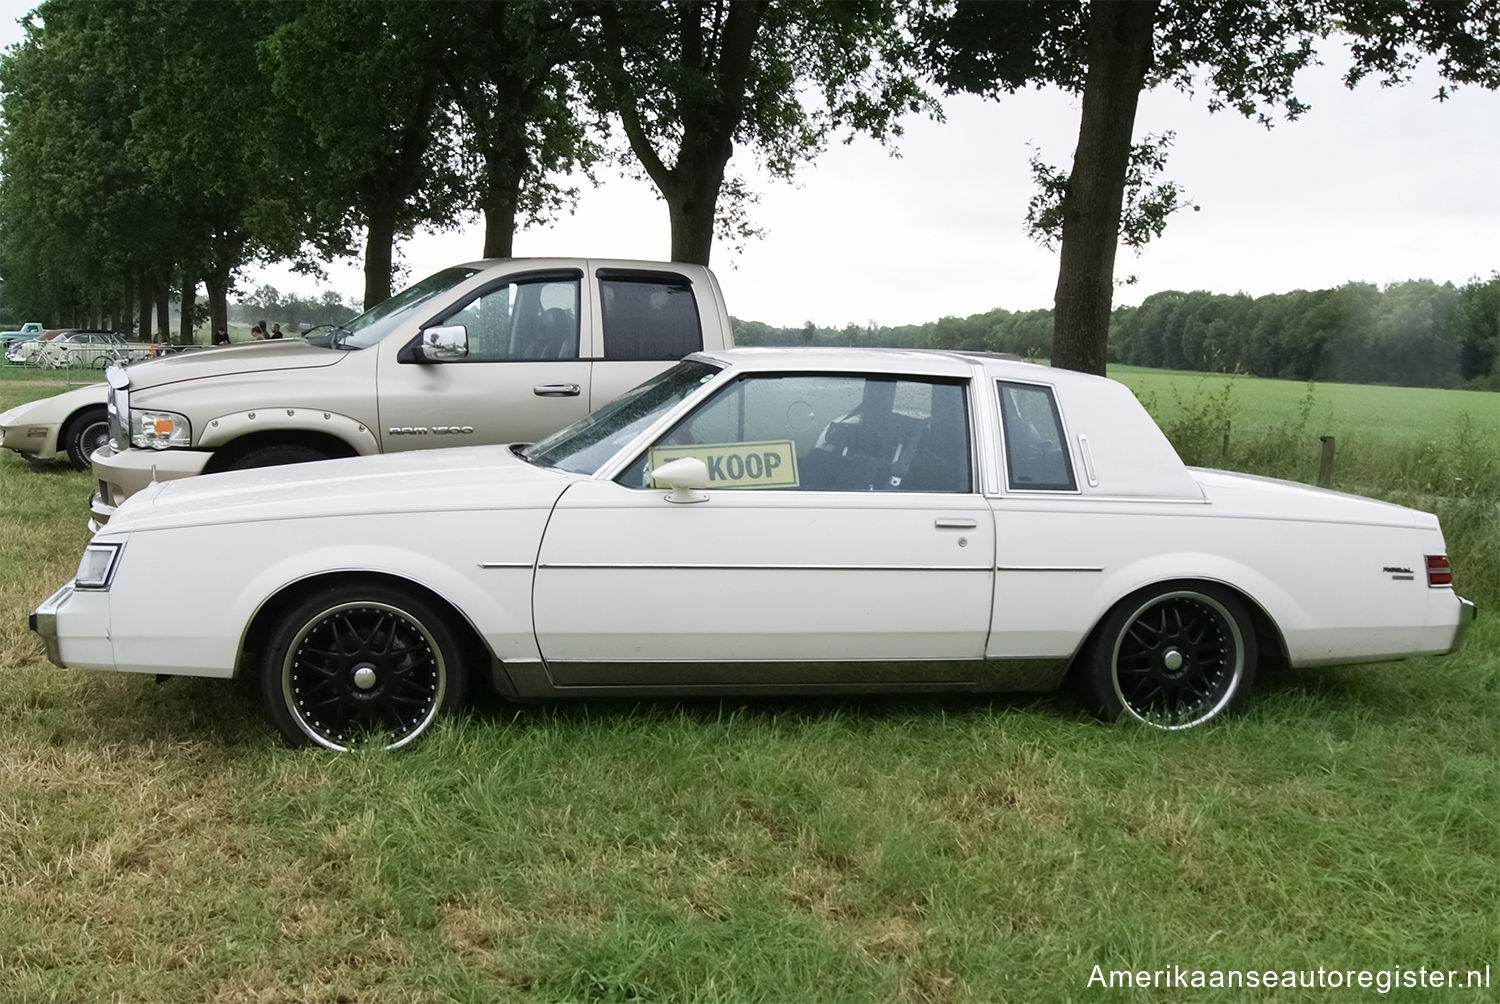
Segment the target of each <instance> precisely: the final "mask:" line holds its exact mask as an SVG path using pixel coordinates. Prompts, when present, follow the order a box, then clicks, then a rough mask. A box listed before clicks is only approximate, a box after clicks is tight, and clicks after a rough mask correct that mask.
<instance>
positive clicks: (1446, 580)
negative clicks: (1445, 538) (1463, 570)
mask: <svg viewBox="0 0 1500 1004" xmlns="http://www.w3.org/2000/svg"><path fill="white" fill-rule="evenodd" d="M1427 584H1428V585H1429V586H1451V585H1453V569H1452V568H1451V567H1450V566H1449V565H1448V556H1447V555H1444V554H1429V555H1428V556H1427Z"/></svg>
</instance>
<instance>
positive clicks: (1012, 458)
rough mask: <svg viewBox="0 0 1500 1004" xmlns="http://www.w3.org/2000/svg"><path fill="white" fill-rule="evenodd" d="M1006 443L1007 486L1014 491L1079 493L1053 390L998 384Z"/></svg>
mask: <svg viewBox="0 0 1500 1004" xmlns="http://www.w3.org/2000/svg"><path fill="white" fill-rule="evenodd" d="M997 387H998V389H999V392H1000V427H1001V431H1002V432H1003V434H1004V439H1005V474H1006V483H1007V484H1008V485H1009V487H1010V489H1011V490H1012V491H1032V492H1034V491H1065V492H1071V491H1077V490H1078V482H1077V480H1076V479H1075V478H1074V476H1073V461H1072V458H1070V457H1069V456H1068V450H1067V446H1066V443H1065V441H1064V438H1063V427H1062V416H1061V414H1060V413H1059V412H1058V410H1057V399H1056V397H1055V396H1054V395H1053V393H1052V388H1051V387H1045V386H1042V385H1040V384H1028V383H1011V382H1009V381H1005V380H1000V381H997Z"/></svg>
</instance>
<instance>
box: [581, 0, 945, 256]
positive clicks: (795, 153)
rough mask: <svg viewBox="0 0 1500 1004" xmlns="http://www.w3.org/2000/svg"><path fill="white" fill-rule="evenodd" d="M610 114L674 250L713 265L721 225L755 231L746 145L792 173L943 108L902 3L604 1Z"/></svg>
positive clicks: (600, 85)
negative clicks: (908, 45)
mask: <svg viewBox="0 0 1500 1004" xmlns="http://www.w3.org/2000/svg"><path fill="white" fill-rule="evenodd" d="M595 10H596V25H597V29H598V32H599V38H600V44H599V46H598V65H597V67H596V68H595V70H596V72H594V73H592V74H590V76H589V77H588V81H589V84H590V88H591V94H592V99H593V102H594V105H595V107H596V108H597V109H598V111H599V112H600V113H602V114H604V115H606V116H614V117H617V118H618V121H619V125H620V128H621V130H622V131H623V132H624V134H625V139H626V142H627V144H628V145H629V148H630V150H631V152H632V154H633V156H634V157H635V159H636V161H637V162H638V163H639V165H640V167H641V169H642V170H643V171H644V172H645V174H646V175H647V177H649V178H650V179H651V181H652V183H653V184H655V185H656V187H657V189H658V191H660V193H661V195H662V198H663V199H664V200H665V201H666V203H667V212H668V215H669V217H670V220H671V235H672V244H671V256H672V258H673V260H676V261H689V262H698V263H700V264H705V265H706V264H708V260H709V253H710V251H711V249H712V246H713V240H714V236H715V233H716V229H715V228H716V225H717V226H718V227H719V229H718V231H717V232H718V235H719V236H720V237H723V238H726V239H729V240H735V239H737V238H742V237H743V236H744V235H745V234H747V233H748V232H752V231H753V224H750V223H749V220H748V216H747V214H746V212H745V201H746V199H748V198H753V196H751V195H750V190H749V188H748V187H747V186H746V185H745V183H744V181H743V179H742V178H738V177H730V176H728V174H727V172H728V165H729V162H730V158H731V157H732V155H733V153H734V151H735V148H736V147H740V148H744V149H749V150H750V151H752V152H753V154H754V156H755V157H756V159H757V160H758V161H759V162H760V164H761V165H762V166H763V167H764V168H765V169H766V170H767V171H768V172H769V173H770V174H771V175H773V176H775V177H780V178H787V177H790V176H791V175H792V174H793V173H794V172H795V170H796V169H797V167H798V166H799V165H801V164H802V163H804V162H806V161H808V160H810V159H812V158H813V157H814V156H816V155H817V154H818V152H820V151H821V150H822V149H823V147H824V144H825V143H826V142H827V140H828V138H829V137H830V136H831V135H834V134H835V133H837V132H838V131H840V130H848V131H850V132H851V133H852V132H862V133H868V134H870V135H872V136H875V137H876V138H877V139H880V140H882V141H884V140H886V139H888V138H891V137H893V136H895V135H897V134H899V131H900V126H899V123H898V122H897V118H898V116H899V115H901V114H902V113H906V112H915V111H922V110H934V109H935V105H933V104H931V102H930V100H929V99H928V98H927V97H926V95H925V94H924V93H923V91H922V89H921V88H920V86H919V85H918V83H917V81H916V79H915V77H914V76H913V75H912V74H911V73H910V72H908V70H907V69H906V68H905V67H906V64H907V59H906V55H905V41H904V39H903V36H902V33H901V31H900V24H899V21H898V17H897V9H896V6H895V5H894V4H893V3H888V2H882V3H846V2H828V3H816V4H814V3H801V2H797V0H740V2H731V0H705V2H689V0H654V2H650V3H618V4H617V3H602V4H599V5H597V7H596V8H595Z"/></svg>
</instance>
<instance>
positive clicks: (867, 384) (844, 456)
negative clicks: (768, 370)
mask: <svg viewBox="0 0 1500 1004" xmlns="http://www.w3.org/2000/svg"><path fill="white" fill-rule="evenodd" d="M969 442H970V435H969V418H968V407H967V401H966V396H965V392H964V383H963V382H961V381H942V380H913V379H896V378H894V377H885V376H847V375H843V374H817V373H811V374H768V375H751V376H746V377H742V378H741V379H739V380H736V381H735V382H733V383H731V384H729V385H728V386H726V387H724V388H723V389H721V390H720V391H719V392H718V393H717V394H715V395H714V396H713V397H712V398H710V399H709V400H708V401H705V402H704V403H703V404H702V405H701V406H699V407H698V408H697V409H696V410H695V411H694V412H693V413H692V414H690V415H688V416H686V417H685V418H683V419H682V420H681V421H679V422H678V423H677V424H676V425H675V426H673V428H672V429H671V430H669V431H668V432H667V433H666V434H665V435H664V436H662V437H661V439H660V440H658V441H657V442H656V443H655V444H654V445H653V446H652V447H651V448H650V449H648V450H647V451H646V452H645V453H644V454H643V455H642V456H641V457H639V458H637V460H636V461H635V463H633V464H632V465H631V466H630V467H628V468H627V469H626V470H625V472H624V473H623V474H621V475H620V477H619V479H618V480H619V482H620V483H621V484H623V485H625V486H627V487H631V488H650V487H655V486H654V485H653V484H652V481H651V473H650V472H651V470H652V469H653V468H655V467H659V466H661V465H662V464H665V463H667V462H669V461H672V460H678V459H681V458H682V457H697V458H698V459H700V460H702V461H703V462H704V464H706V465H707V467H708V473H709V487H710V488H734V489H744V488H779V489H783V490H798V491H879V492H913V491H915V492H950V493H957V492H969V491H972V490H973V478H972V463H971V450H970V448H969Z"/></svg>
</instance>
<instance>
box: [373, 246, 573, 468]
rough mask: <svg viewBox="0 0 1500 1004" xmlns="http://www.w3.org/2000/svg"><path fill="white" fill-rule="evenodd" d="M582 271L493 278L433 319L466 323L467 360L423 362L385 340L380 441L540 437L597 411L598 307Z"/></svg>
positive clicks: (403, 446)
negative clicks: (590, 301)
mask: <svg viewBox="0 0 1500 1004" xmlns="http://www.w3.org/2000/svg"><path fill="white" fill-rule="evenodd" d="M582 282H583V273H582V272H581V271H580V270H578V269H561V270H549V271H543V272H527V273H520V274H514V275H511V276H508V277H506V278H504V279H502V280H499V281H497V282H495V283H492V284H489V285H488V286H486V287H484V288H483V289H481V290H479V291H478V292H477V293H475V294H474V295H473V296H471V297H469V298H468V299H466V300H465V301H463V302H462V303H461V304H459V305H457V306H456V307H454V308H453V309H452V310H449V311H447V312H445V313H444V314H442V315H441V316H439V317H436V318H433V319H431V320H430V321H428V323H427V324H426V327H427V328H432V327H436V326H462V327H463V329H464V332H465V336H466V340H467V345H468V351H467V354H466V355H465V356H464V357H463V358H462V359H456V360H451V361H446V362H426V361H419V360H418V359H417V358H416V356H415V353H413V352H411V351H410V350H409V349H408V350H406V351H401V347H400V346H394V345H393V346H390V347H384V346H383V347H382V348H383V350H384V354H383V355H382V357H381V359H380V373H379V377H378V383H379V410H380V430H379V432H380V439H381V444H382V448H383V449H385V450H386V451H388V452H389V451H395V450H410V449H426V448H431V447H434V446H469V445H474V444H478V443H507V442H517V441H532V440H537V439H541V438H542V437H543V436H545V435H547V434H548V433H551V432H553V431H555V430H557V429H560V428H562V427H563V426H565V425H567V424H568V423H570V422H573V421H575V420H577V419H579V418H582V417H583V416H584V415H585V414H587V413H588V411H589V368H590V363H589V361H588V360H589V356H590V355H591V354H592V347H591V346H590V345H589V344H588V332H590V331H591V328H592V326H591V325H590V324H589V323H588V319H587V317H586V311H587V310H588V309H589V308H588V306H587V301H586V299H585V298H584V297H583V296H582Z"/></svg>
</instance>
